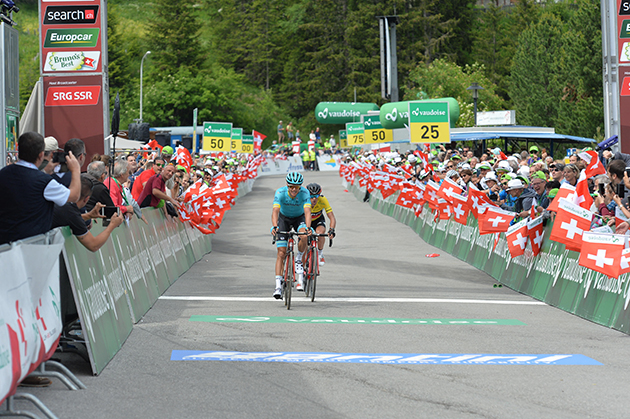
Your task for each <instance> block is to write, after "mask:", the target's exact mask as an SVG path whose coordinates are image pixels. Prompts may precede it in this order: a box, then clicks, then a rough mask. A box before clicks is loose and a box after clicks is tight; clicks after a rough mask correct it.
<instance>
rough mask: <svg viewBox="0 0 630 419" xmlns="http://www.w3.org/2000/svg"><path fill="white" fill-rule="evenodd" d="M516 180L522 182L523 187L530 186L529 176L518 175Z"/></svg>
mask: <svg viewBox="0 0 630 419" xmlns="http://www.w3.org/2000/svg"><path fill="white" fill-rule="evenodd" d="M516 179H519V180H520V181H521V182H523V185H525V186H529V178H528V177H527V176H521V175H518V176H516ZM516 179H515V180H516Z"/></svg>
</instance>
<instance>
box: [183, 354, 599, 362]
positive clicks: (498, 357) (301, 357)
mask: <svg viewBox="0 0 630 419" xmlns="http://www.w3.org/2000/svg"><path fill="white" fill-rule="evenodd" d="M171 361H250V362H251V361H253V362H333V363H362V364H412V365H413V364H415V365H419V364H434V365H435V364H441V365H603V364H602V363H600V362H597V361H595V360H594V359H591V358H589V357H586V356H584V355H576V354H352V353H351V354H338V353H325V352H323V353H322V352H227V351H173V352H172V353H171Z"/></svg>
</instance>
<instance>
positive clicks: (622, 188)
mask: <svg viewBox="0 0 630 419" xmlns="http://www.w3.org/2000/svg"><path fill="white" fill-rule="evenodd" d="M617 195H619V198H621V199H623V198H624V197H625V196H626V185H624V184H623V182H621V183H620V184H619V185H617Z"/></svg>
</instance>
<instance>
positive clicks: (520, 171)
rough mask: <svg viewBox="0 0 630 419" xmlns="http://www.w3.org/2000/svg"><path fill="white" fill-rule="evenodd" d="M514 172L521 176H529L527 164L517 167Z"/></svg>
mask: <svg viewBox="0 0 630 419" xmlns="http://www.w3.org/2000/svg"><path fill="white" fill-rule="evenodd" d="M516 174H517V175H519V176H523V177H527V176H529V166H521V168H520V169H518V171H517V172H516Z"/></svg>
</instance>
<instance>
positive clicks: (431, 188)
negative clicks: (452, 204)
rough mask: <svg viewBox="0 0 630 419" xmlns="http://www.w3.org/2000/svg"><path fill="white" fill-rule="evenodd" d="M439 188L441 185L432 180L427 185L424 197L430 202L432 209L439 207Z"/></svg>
mask: <svg viewBox="0 0 630 419" xmlns="http://www.w3.org/2000/svg"><path fill="white" fill-rule="evenodd" d="M439 190H440V186H439V185H438V184H437V183H435V182H433V181H432V180H430V181H428V182H427V184H426V185H425V191H424V199H426V201H427V203H428V204H429V208H431V209H432V210H437V209H438V199H439V198H440V196H439V194H438V191H439Z"/></svg>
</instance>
